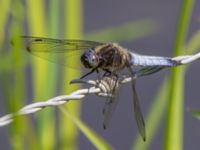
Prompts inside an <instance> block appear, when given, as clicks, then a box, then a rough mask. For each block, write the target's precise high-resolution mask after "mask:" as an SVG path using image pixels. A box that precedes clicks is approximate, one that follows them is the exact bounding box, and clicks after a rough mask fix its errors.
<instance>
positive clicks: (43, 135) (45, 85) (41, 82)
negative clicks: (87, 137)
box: [27, 0, 56, 150]
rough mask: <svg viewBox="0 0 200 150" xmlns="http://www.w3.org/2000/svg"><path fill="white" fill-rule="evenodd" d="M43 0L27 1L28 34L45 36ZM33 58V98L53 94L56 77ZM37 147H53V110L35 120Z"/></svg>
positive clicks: (39, 60) (46, 66) (45, 63)
mask: <svg viewBox="0 0 200 150" xmlns="http://www.w3.org/2000/svg"><path fill="white" fill-rule="evenodd" d="M45 4H46V3H45V1H40V0H29V1H27V8H28V9H27V11H28V13H27V14H28V25H29V31H30V35H32V36H45V35H47V32H48V31H47V29H48V26H47V24H48V25H49V23H47V22H45V20H46V15H45V11H46V9H45ZM52 11H53V10H52ZM32 58H33V71H32V72H33V89H34V99H38V100H39V99H46V98H49V97H51V96H52V95H53V93H52V92H53V89H52V87H50V86H52V84H53V82H54V81H55V80H56V79H52V77H53V76H52V72H51V71H52V70H51V69H49V63H48V62H46V61H45V60H42V59H40V58H37V57H32ZM37 125H38V126H37V127H38V132H37V136H38V143H39V149H48V150H51V149H54V141H55V139H54V137H55V136H54V130H55V129H54V118H53V110H46V111H43V112H42V113H41V114H40V115H39V116H38V120H37Z"/></svg>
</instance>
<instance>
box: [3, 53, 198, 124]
mask: <svg viewBox="0 0 200 150" xmlns="http://www.w3.org/2000/svg"><path fill="white" fill-rule="evenodd" d="M197 59H200V52H199V53H197V54H194V55H187V56H178V57H174V58H172V60H175V61H177V62H178V63H179V65H185V64H188V63H191V62H193V61H195V60H197ZM131 80H132V78H131V77H127V76H124V77H121V78H120V79H119V80H117V85H116V80H115V78H113V76H112V78H111V77H104V78H103V79H101V80H96V81H95V80H83V79H81V80H73V81H71V84H74V83H79V84H80V83H81V84H88V85H91V87H89V88H85V89H80V90H77V91H75V92H73V93H71V94H69V95H60V96H56V97H53V98H51V99H49V100H47V101H43V102H36V103H33V104H29V105H27V106H24V107H23V108H21V109H20V110H19V111H17V112H16V113H13V114H7V115H5V116H3V117H0V127H3V126H6V125H8V124H10V123H11V122H12V121H13V119H14V118H15V117H17V116H22V115H29V114H33V113H36V112H38V111H41V110H42V109H44V108H46V107H55V106H60V105H63V104H65V103H66V102H67V101H69V100H72V99H73V100H80V99H83V98H84V97H85V96H86V95H88V94H96V95H98V96H104V97H105V96H106V97H107V96H112V95H109V94H110V93H111V92H110V91H112V89H113V85H115V86H117V88H118V87H119V85H120V84H124V83H127V82H130V81H131Z"/></svg>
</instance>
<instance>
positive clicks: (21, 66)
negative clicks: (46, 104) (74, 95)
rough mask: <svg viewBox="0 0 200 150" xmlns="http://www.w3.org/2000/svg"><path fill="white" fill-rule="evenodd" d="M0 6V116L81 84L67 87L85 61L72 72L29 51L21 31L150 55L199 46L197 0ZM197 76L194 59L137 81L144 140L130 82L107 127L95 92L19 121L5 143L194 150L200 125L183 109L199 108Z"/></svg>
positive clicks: (1, 143) (35, 1)
mask: <svg viewBox="0 0 200 150" xmlns="http://www.w3.org/2000/svg"><path fill="white" fill-rule="evenodd" d="M0 10H1V13H0V115H1V116H3V115H5V114H7V113H11V112H16V111H17V110H18V109H20V108H21V107H23V106H24V105H27V104H30V103H33V102H36V101H45V100H47V99H49V98H51V97H54V96H57V95H61V94H69V93H70V92H72V91H75V90H76V89H78V88H80V87H77V86H72V85H69V84H68V83H69V81H70V80H72V79H76V78H78V77H80V76H81V68H80V66H77V70H72V69H70V68H65V67H61V66H58V65H56V64H53V63H50V62H48V61H45V60H42V59H40V58H37V57H33V56H31V55H30V54H28V53H27V52H26V50H25V45H24V42H23V40H22V39H20V38H19V36H20V35H31V36H40V37H51V38H66V39H72V38H73V39H86V40H93V41H100V42H120V43H121V44H122V45H123V46H125V47H127V48H129V49H131V50H134V51H136V52H138V53H142V54H147V55H162V56H177V55H183V54H192V53H195V52H197V51H200V42H199V39H200V30H199V27H200V11H199V10H200V2H199V1H197V2H196V1H195V0H174V1H162V0H152V1H148V2H147V1H145V0H140V1H138V0H135V1H131V0H125V1H120V0H112V1H97V0H94V1H86V0H85V1H82V0H60V1H55V0H1V1H0ZM11 41H15V42H14V44H11ZM66 61H68V60H66ZM186 71H188V74H187V75H186ZM167 72H168V73H167ZM199 74H200V70H199V63H198V62H196V63H194V64H193V65H192V66H191V67H190V68H189V69H188V66H187V67H179V68H177V69H173V70H172V71H171V72H170V73H169V71H162V72H161V73H158V74H156V75H152V76H150V77H147V78H144V79H143V78H142V80H141V79H139V82H138V91H139V95H140V99H141V107H142V110H143V113H144V116H145V121H146V128H147V141H146V142H145V143H144V142H143V141H142V139H141V137H140V136H139V135H137V134H138V132H137V128H136V124H135V121H134V114H133V108H132V105H131V104H132V103H131V98H132V97H131V93H130V92H131V90H130V85H126V86H124V88H122V90H121V92H120V99H121V101H120V102H119V103H120V104H119V106H118V108H117V110H116V113H115V114H114V116H113V119H112V120H111V123H110V126H109V128H108V129H107V130H103V129H102V118H103V117H102V113H101V112H102V110H101V109H102V107H103V103H104V101H103V100H102V98H98V97H96V96H95V95H93V96H88V97H87V98H85V100H84V102H81V101H70V102H69V103H67V104H65V106H64V107H62V108H61V109H58V108H57V107H55V108H46V109H44V110H42V111H41V112H38V113H36V114H34V115H30V116H25V117H19V118H16V119H15V121H14V122H13V123H11V124H10V125H9V126H7V127H1V128H0V147H1V149H12V150H23V149H33V150H35V149H37V150H51V149H52V150H53V149H59V150H60V149H61V150H62V149H63V150H64V149H65V150H78V149H100V150H110V149H134V150H145V149H154V150H155V149H166V150H173V149H174V150H181V149H197V147H198V146H199V143H198V141H199V138H200V130H199V125H200V124H199V121H197V120H195V119H194V118H192V116H191V115H190V114H189V113H188V112H186V108H187V107H196V108H197V109H198V106H200V103H199V98H200V95H199V92H198V89H199V87H200V86H199V83H198V82H197V81H199ZM91 78H94V76H91ZM185 87H186V88H185ZM127 95H128V96H127ZM124 96H126V99H127V100H126V99H125V98H123V97H124ZM81 120H82V121H81Z"/></svg>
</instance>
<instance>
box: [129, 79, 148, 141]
mask: <svg viewBox="0 0 200 150" xmlns="http://www.w3.org/2000/svg"><path fill="white" fill-rule="evenodd" d="M132 90H133V106H134V113H135V119H136V122H137V126H138V130H139V133H140V135H141V136H142V138H143V140H144V141H145V140H146V131H145V123H144V119H143V116H142V112H141V109H140V103H139V99H138V95H137V91H136V88H135V80H133V79H132Z"/></svg>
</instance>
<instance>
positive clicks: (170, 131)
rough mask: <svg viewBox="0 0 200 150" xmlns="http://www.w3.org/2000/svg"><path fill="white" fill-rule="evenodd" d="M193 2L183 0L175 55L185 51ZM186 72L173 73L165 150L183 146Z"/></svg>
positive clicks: (175, 149) (180, 69)
mask: <svg viewBox="0 0 200 150" xmlns="http://www.w3.org/2000/svg"><path fill="white" fill-rule="evenodd" d="M193 4H194V0H183V2H182V7H181V12H180V18H179V22H178V26H177V35H176V40H175V46H174V55H181V54H184V53H185V51H184V50H185V39H186V35H187V31H188V26H189V22H190V16H191V12H192V8H193ZM184 74H185V72H184V70H183V67H178V68H176V69H173V70H172V73H171V79H170V95H169V104H168V109H167V123H166V130H165V140H164V143H165V145H164V149H165V150H181V149H182V146H183V108H184V107H183V103H184V101H183V100H184V98H183V94H184V92H183V91H184Z"/></svg>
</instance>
